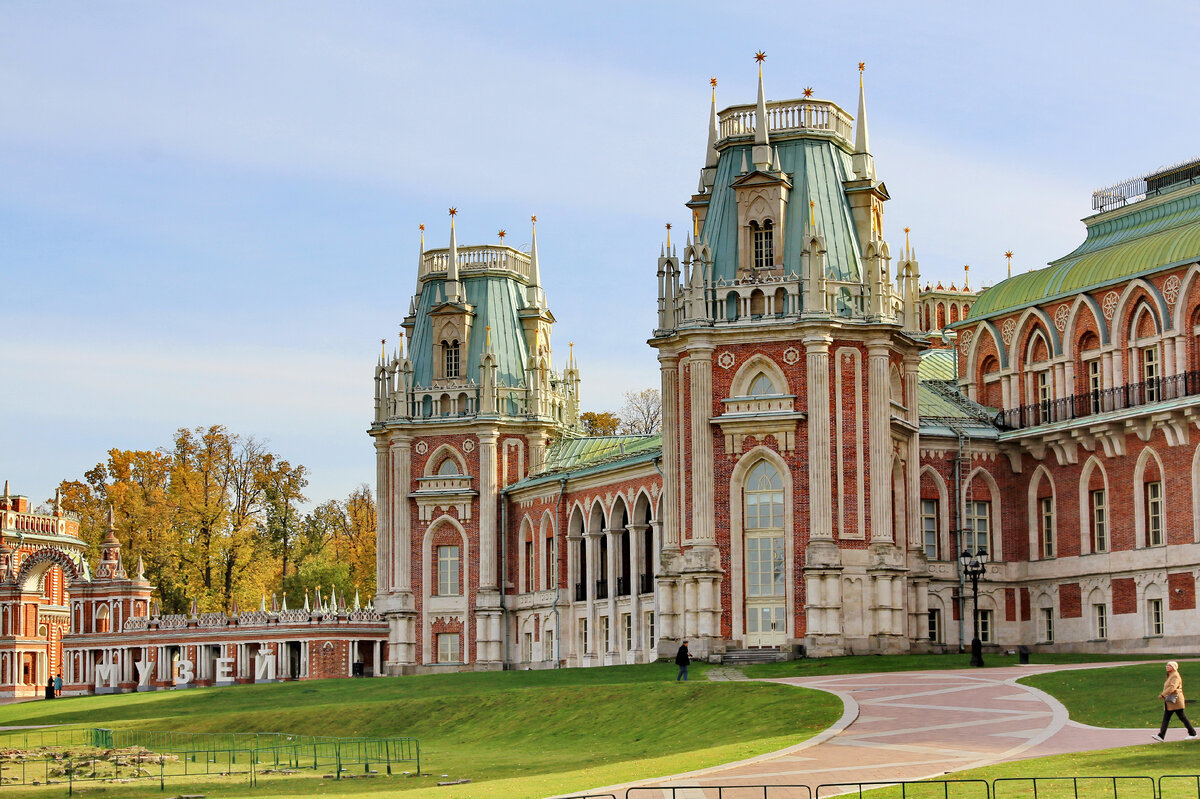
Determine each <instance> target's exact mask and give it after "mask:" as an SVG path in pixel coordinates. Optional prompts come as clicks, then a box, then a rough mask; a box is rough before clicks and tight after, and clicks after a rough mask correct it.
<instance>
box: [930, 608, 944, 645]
mask: <svg viewBox="0 0 1200 799" xmlns="http://www.w3.org/2000/svg"><path fill="white" fill-rule="evenodd" d="M929 642H930V643H933V644H940V643H941V642H942V611H941V610H939V609H937V608H934V609H932V610H930V611H929Z"/></svg>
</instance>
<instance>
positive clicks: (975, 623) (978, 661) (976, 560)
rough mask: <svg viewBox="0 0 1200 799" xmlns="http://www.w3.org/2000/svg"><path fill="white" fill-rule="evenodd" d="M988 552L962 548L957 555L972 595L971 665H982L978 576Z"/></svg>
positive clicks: (982, 549)
mask: <svg viewBox="0 0 1200 799" xmlns="http://www.w3.org/2000/svg"><path fill="white" fill-rule="evenodd" d="M987 561H988V553H987V550H986V549H984V548H983V547H979V548H978V549H976V550H975V554H974V555H972V554H971V553H970V552H968V551H967V550H965V549H964V550H963V551H962V554H961V555H959V556H958V565H959V566H961V567H962V573H963V574H965V575H966V576H967V577H970V578H971V593H972V594H973V595H974V608H973V609H972V613H971V665H972V666H982V665H983V642H982V641H980V640H979V578H980V577H982V576H983V573H984V571H986V570H987Z"/></svg>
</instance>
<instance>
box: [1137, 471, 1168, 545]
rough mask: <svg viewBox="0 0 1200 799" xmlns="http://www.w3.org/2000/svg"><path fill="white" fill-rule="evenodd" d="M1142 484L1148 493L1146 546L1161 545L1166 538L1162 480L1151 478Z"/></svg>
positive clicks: (1146, 493)
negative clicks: (1164, 533)
mask: <svg viewBox="0 0 1200 799" xmlns="http://www.w3.org/2000/svg"><path fill="white" fill-rule="evenodd" d="M1142 485H1143V486H1144V489H1143V491H1144V492H1145V495H1146V546H1148V547H1161V546H1162V545H1163V540H1164V536H1163V494H1162V481H1161V480H1151V481H1149V482H1146V483H1143V484H1142Z"/></svg>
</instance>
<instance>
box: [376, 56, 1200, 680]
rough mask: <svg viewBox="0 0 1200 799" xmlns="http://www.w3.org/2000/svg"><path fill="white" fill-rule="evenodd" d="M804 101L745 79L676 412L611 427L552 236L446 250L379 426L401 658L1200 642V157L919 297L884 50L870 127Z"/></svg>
mask: <svg viewBox="0 0 1200 799" xmlns="http://www.w3.org/2000/svg"><path fill="white" fill-rule="evenodd" d="M804 95H805V96H804V97H801V98H799V99H795V100H784V101H768V100H766V97H765V92H764V89H763V79H762V74H761V66H760V73H759V88H758V98H757V102H756V103H754V104H750V105H741V106H731V107H729V108H726V109H724V110H723V111H718V109H717V105H716V94H715V83H714V92H713V103H712V107H711V111H710V116H709V123H708V136H707V147H706V150H705V158H704V162H703V166H702V168H701V170H700V180H699V186H698V189H697V192H696V193H695V194H693V195H691V196H690V197H689V198H688V199H687V202H686V206H687V207H688V208H689V209H690V210H691V213H692V221H693V224H692V229H691V230H690V231H689V232H688V233H687V234H686V235H685V236H684V237H683V238H684V239H685V241H684V242H683V243H682V244H680V243H679V242H678V241H677V242H675V243H672V242H670V241H669V240H668V241H667V242H666V244H665V245H664V247H663V249H662V252H661V253H660V257H659V258H658V261H657V268H656V270H655V273H654V274H653V275H651V274H649V273H648V274H647V278H646V279H647V280H655V279H656V280H657V286H658V319H657V325H656V328H655V329H654V330H652V331H647V333H648V334H649V344H650V346H651V347H652V348H653V349H654V350H656V351H657V358H658V361H659V364H660V369H661V386H660V389H661V396H662V402H663V414H662V416H663V418H662V433H661V435H656V436H614V437H585V436H583V435H582V434H581V432H580V426H579V408H580V405H579V403H580V390H581V379H582V378H581V370H580V368H579V366H578V365H577V364H576V362H575V360H574V356H573V354H569V355H568V356H567V358H566V359H565V366H564V367H563V368H562V369H561V371H556V370H555V369H554V368H553V367H552V365H551V364H552V353H553V350H552V346H551V328H552V326H553V324H554V322H555V318H554V316H553V314H552V313H551V312H550V310H549V308H550V306H549V302H548V299H547V293H546V291H545V289H544V287H543V269H542V265H541V264H539V261H538V252H537V243H536V241H537V240H536V231H535V233H534V238H533V246H532V250H531V252H529V253H524V252H520V251H518V250H515V249H512V248H510V247H506V246H485V247H460V246H459V245H458V244H457V241H456V238H455V232H454V213H455V212H454V209H451V225H450V243H449V247H448V248H446V249H433V250H426V249H425V246H424V239H423V238H422V245H421V252H420V254H419V258H418V274H417V284H416V288H415V290H414V293H413V297H412V301H411V304H410V307H409V312H408V315H407V316H406V317H405V318H404V321H403V327H404V333H405V337H406V338H407V344H406V345H405V343H404V337H402V341H401V346H400V347H398V348H397V349H396V350H395V351H393V352H392V353H391V354H390V355H388V354H386V353H385V355H384V356H383V357H381V359H380V361H379V362H378V364H377V365H376V369H375V418H374V421H373V423H372V425H371V426H370V430H369V432H370V435H371V436H372V437H373V438H374V440H375V446H376V469H377V478H376V479H377V485H378V496H379V528H378V529H379V539H378V596H377V597H376V605H375V607H376V611H377V612H378V613H379V614H380V616H381V617H382V618H383V619H384V620H385V621H386V623H387V626H388V632H387V636H388V641H387V647H386V651H387V661H386V664H385V669H386V671H387V672H388V673H393V674H399V673H408V672H413V671H422V670H434V669H463V668H466V669H498V668H504V667H520V668H526V667H529V668H543V667H555V666H588V665H602V664H611V663H633V662H644V661H649V660H653V659H656V658H658V657H662V656H667V655H671V654H673V653H674V650H675V647H676V646H677V645H678V643H679V641H680V640H682V639H685V638H686V639H688V640H689V642H690V646H691V650H692V652H693V654H695V655H699V656H701V657H706V658H710V659H714V660H716V659H724V658H729V659H731V660H736V659H738V658H739V657H744V656H746V654H747V653H746V652H745V651H744V650H754V654H756V655H759V656H764V655H765V656H769V657H791V656H795V655H797V654H799V653H801V652H804V653H808V654H841V653H850V652H854V653H868V652H872V653H888V652H909V651H943V650H957V649H958V648H959V647H960V646H963V645H964V644H966V643H967V642H969V641H970V640H971V638H972V636H973V635H974V634H975V633H976V632H977V633H978V636H979V638H980V639H981V640H982V641H983V643H984V644H985V645H986V646H992V647H1005V648H1012V647H1015V646H1017V645H1029V646H1035V647H1036V646H1046V647H1055V648H1061V649H1076V650H1084V649H1090V650H1099V649H1104V650H1112V649H1134V648H1136V649H1139V650H1143V651H1163V652H1168V651H1175V650H1177V649H1179V648H1180V647H1185V646H1192V645H1194V644H1195V643H1196V642H1197V640H1198V638H1197V636H1196V635H1195V633H1194V632H1189V631H1192V630H1195V629H1196V625H1197V622H1198V621H1200V617H1198V616H1197V611H1196V607H1195V604H1196V603H1195V593H1196V579H1197V569H1198V567H1200V521H1198V520H1200V448H1198V444H1200V441H1197V440H1196V439H1194V438H1193V433H1192V431H1193V430H1194V429H1195V428H1197V426H1200V401H1197V395H1198V394H1200V377H1198V375H1200V286H1198V285H1197V283H1198V282H1200V281H1198V280H1197V275H1198V274H1200V265H1198V263H1197V262H1198V261H1200V186H1197V185H1196V184H1197V182H1198V178H1200V166H1197V165H1196V164H1188V165H1184V166H1182V167H1179V168H1176V169H1173V170H1167V171H1164V172H1160V173H1156V174H1154V175H1150V176H1148V177H1147V178H1144V179H1139V180H1136V181H1132V182H1127V183H1125V184H1121V185H1120V186H1118V187H1116V188H1114V189H1111V190H1105V191H1102V192H1098V193H1097V194H1096V197H1095V202H1096V210H1097V213H1096V214H1095V215H1094V216H1092V217H1089V218H1088V219H1086V220H1084V222H1085V225H1086V226H1087V237H1086V240H1085V241H1084V243H1083V244H1082V245H1081V246H1080V247H1079V248H1078V249H1077V250H1076V251H1075V252H1073V253H1071V254H1069V255H1067V256H1065V257H1064V258H1061V259H1059V260H1057V261H1055V262H1053V263H1051V264H1050V265H1049V266H1048V267H1047V268H1045V269H1041V270H1037V271H1033V272H1031V273H1029V274H1022V275H1019V276H1017V277H1013V278H1011V279H1009V280H1005V281H1003V282H1001V283H1000V284H998V285H996V286H994V287H991V288H989V289H986V290H984V291H982V292H976V291H973V290H971V289H969V288H968V287H967V281H966V280H965V279H964V281H963V284H962V288H957V287H955V285H953V284H951V285H950V287H949V288H948V289H947V288H944V286H943V284H942V283H937V284H936V285H935V286H934V287H930V286H929V285H928V284H926V287H925V289H924V290H922V289H921V288H920V271H919V264H918V261H917V257H916V254H915V252H914V250H913V248H912V247H911V246H910V243H909V240H908V233H907V231H905V234H904V239H903V244H902V245H894V244H893V242H892V241H890V240H889V239H888V237H887V235H886V232H885V231H886V230H887V227H886V226H885V222H884V217H885V207H886V203H887V201H888V199H889V190H888V188H887V186H886V185H885V183H884V182H883V180H882V177H881V175H882V172H881V168H882V167H881V168H880V169H877V166H876V164H875V162H874V159H873V157H872V155H871V147H870V139H869V136H868V129H867V114H866V98H865V92H864V90H863V87H862V82H861V65H860V87H859V98H858V109H857V114H856V115H855V116H851V114H849V113H848V112H847V111H845V110H844V109H843V108H842V107H840V106H839V105H837V104H835V103H833V102H830V101H825V100H817V99H814V98H812V97H811V92H809V91H807V90H806V91H805V93H804ZM668 232H669V231H668ZM545 273H546V274H548V275H552V274H553V269H546V270H545ZM547 282H548V283H552V282H553V281H552V279H551V280H549V281H547ZM630 346H635V345H634V343H633V342H632V341H631V342H630ZM647 357H649V354H647ZM560 358H561V355H560ZM1168 496H1170V497H1174V498H1175V501H1174V502H1170V503H1168V502H1167V500H1166V498H1167V497H1168ZM964 550H966V551H967V552H968V553H969V554H971V555H980V554H981V553H984V552H986V553H987V554H988V557H987V558H986V561H987V562H986V565H985V569H984V573H983V575H982V578H981V580H980V583H979V595H978V601H977V603H976V602H974V601H973V596H972V592H971V583H970V581H969V580H968V579H967V578H966V576H965V575H964V574H963V566H961V565H960V558H959V556H960V553H961V552H963V551H964ZM976 605H977V606H976ZM739 650H743V651H739Z"/></svg>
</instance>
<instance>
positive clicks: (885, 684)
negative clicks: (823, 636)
mask: <svg viewBox="0 0 1200 799" xmlns="http://www.w3.org/2000/svg"><path fill="white" fill-rule="evenodd" d="M1114 665H1119V664H1114V663H1103V664H1086V665H1079V666H1021V667H1011V668H991V669H986V670H964V671H924V672H890V673H881V674H854V675H838V676H830V677H816V678H789V679H782V680H773V681H772V682H781V683H788V684H792V685H801V686H805V687H808V688H818V689H821V690H824V691H829V692H831V693H833V694H836V695H837V696H839V697H840V698H841V699H842V701H843V702H844V703H845V713H844V714H843V716H842V718H841V719H840V720H839V721H838V722H837V723H836V724H835V725H833V727H831V728H830V729H828V730H825V731H824V732H823V733H821V734H820V735H817V736H816V737H814V738H811V739H809V740H808V741H805V742H804V743H802V744H800V745H798V746H795V747H791V748H788V749H784V750H781V751H779V752H773V753H771V754H768V755H762V756H760V757H756V758H751V759H749V760H744V761H740V762H737V763H729V764H726V765H724V766H717V767H715V768H710V769H703V770H701V771H694V772H688V773H686V774H676V775H673V776H671V777H666V778H661V779H658V780H654V781H652V782H643V783H638V784H637V787H638V790H636V791H632V792H631V793H630V794H629V799H660V798H661V799H707V797H710V796H711V797H716V796H717V792H716V791H700V790H694V791H693V790H689V791H680V790H676V791H675V792H674V795H673V796H672V791H670V790H666V791H663V790H661V788H663V787H668V786H687V785H712V786H716V785H722V786H727V787H726V790H725V792H724V796H725V797H726V799H739V797H741V796H743V795H745V796H751V795H756V796H760V797H761V796H762V793H761V792H756V793H750V792H746V793H744V794H743V793H741V792H737V793H734V792H731V791H730V790H729V787H732V786H739V785H746V786H749V785H764V784H772V785H796V786H807V788H806V789H798V790H796V791H792V792H789V791H786V790H777V791H772V792H771V793H770V797H771V799H791V797H793V796H794V797H796V798H797V799H806V798H807V797H808V795H809V794H808V789H811V790H812V791H813V792H814V794H815V793H816V789H817V786H818V785H824V786H828V787H825V788H822V789H821V792H820V793H821V796H822V797H824V796H828V795H832V794H835V793H839V792H843V791H846V790H849V789H850V786H849V785H844V784H846V783H855V784H857V783H860V782H888V781H897V780H918V779H926V778H931V777H939V776H942V775H943V774H946V773H948V772H952V771H962V770H965V769H970V768H976V767H979V766H985V765H989V764H992V763H999V762H1002V761H1008V760H1019V759H1022V758H1030V757H1043V756H1045V755H1054V754H1063V753H1067V752H1083V751H1088V750H1094V749H1111V748H1115V747H1121V746H1132V745H1135V744H1145V743H1150V742H1151V741H1150V735H1151V732H1152V731H1151V730H1146V729H1140V730H1109V729H1101V728H1098V727H1087V726H1085V725H1082V724H1078V723H1076V722H1073V721H1071V720H1070V719H1069V718H1068V717H1067V711H1066V708H1064V707H1063V706H1062V704H1060V703H1059V702H1058V701H1057V700H1055V699H1054V698H1053V697H1051V696H1049V695H1048V694H1045V693H1043V692H1041V691H1038V690H1037V689H1035V688H1030V687H1028V686H1025V685H1019V684H1018V683H1017V682H1016V680H1017V679H1018V678H1019V677H1025V676H1029V675H1031V674H1038V673H1042V672H1047V671H1058V670H1064V669H1080V668H1082V669H1086V668H1098V667H1111V666H1114ZM1158 687H1159V686H1157V685H1153V686H1148V689H1147V690H1148V691H1149V697H1148V698H1147V702H1146V705H1147V712H1148V713H1150V714H1151V715H1154V714H1156V713H1158V712H1160V711H1158V710H1157V709H1156V708H1157V705H1156V702H1157V700H1153V697H1154V695H1155V693H1156V692H1157V690H1158ZM1151 700H1153V701H1151ZM1155 720H1157V717H1156V718H1155ZM1183 735H1184V733H1183V731H1182V729H1172V730H1171V732H1169V733H1168V737H1167V740H1172V739H1174V738H1179V737H1181V736H1183ZM838 785H844V787H840V788H839V787H837V786H838ZM630 787H634V786H632V785H621V786H610V787H608V788H603V789H596V790H594V791H592V793H610V792H615V794H616V795H617V796H619V797H622V799H623V797H624V796H625V790H626V789H627V788H630ZM614 789H615V790H614Z"/></svg>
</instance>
